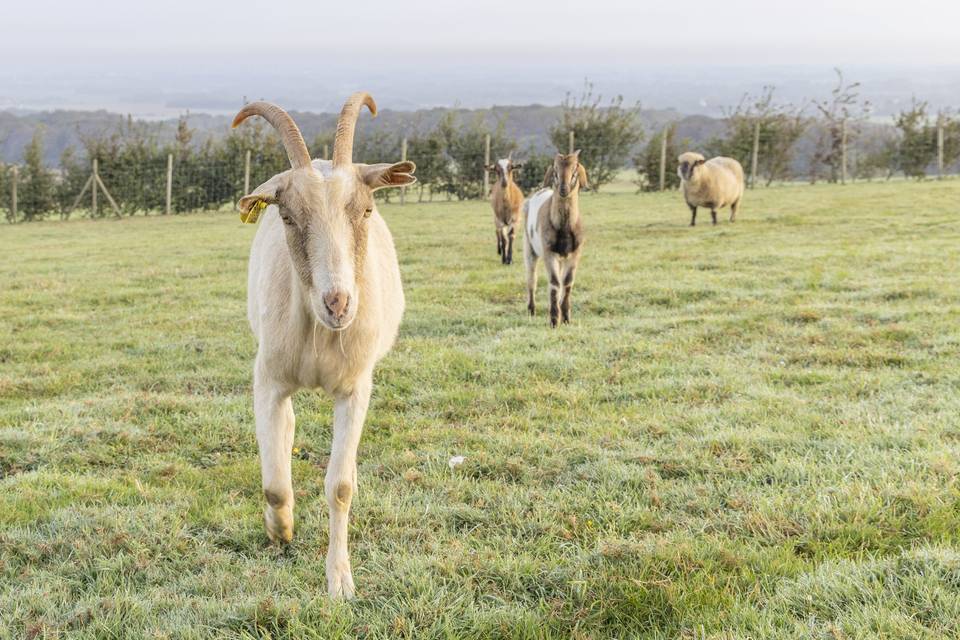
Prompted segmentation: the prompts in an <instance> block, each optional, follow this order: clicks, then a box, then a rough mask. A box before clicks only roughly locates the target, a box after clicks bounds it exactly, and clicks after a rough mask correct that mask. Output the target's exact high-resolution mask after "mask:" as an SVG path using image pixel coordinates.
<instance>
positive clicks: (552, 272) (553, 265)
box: [543, 252, 562, 327]
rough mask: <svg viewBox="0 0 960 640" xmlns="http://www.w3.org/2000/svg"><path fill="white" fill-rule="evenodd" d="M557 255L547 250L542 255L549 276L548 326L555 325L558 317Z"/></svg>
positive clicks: (558, 271)
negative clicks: (545, 253)
mask: <svg viewBox="0 0 960 640" xmlns="http://www.w3.org/2000/svg"><path fill="white" fill-rule="evenodd" d="M558 262H559V261H558V260H557V256H556V255H555V254H552V253H549V252H547V255H545V256H544V257H543V263H544V265H545V266H546V267H547V275H549V276H550V326H551V327H556V326H557V322H558V321H559V319H560V302H561V300H560V296H561V295H562V292H561V289H560V265H559V264H558Z"/></svg>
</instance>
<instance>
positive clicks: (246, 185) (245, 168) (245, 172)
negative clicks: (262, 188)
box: [243, 149, 250, 195]
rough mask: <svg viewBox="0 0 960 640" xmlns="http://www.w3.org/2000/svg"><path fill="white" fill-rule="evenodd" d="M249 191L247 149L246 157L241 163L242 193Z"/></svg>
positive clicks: (245, 193)
mask: <svg viewBox="0 0 960 640" xmlns="http://www.w3.org/2000/svg"><path fill="white" fill-rule="evenodd" d="M248 193H250V149H247V157H246V159H245V161H244V163H243V195H247V194H248Z"/></svg>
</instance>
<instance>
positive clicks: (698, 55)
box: [0, 0, 960, 71]
mask: <svg viewBox="0 0 960 640" xmlns="http://www.w3.org/2000/svg"><path fill="white" fill-rule="evenodd" d="M7 4H8V6H6V7H5V9H4V15H3V23H4V30H3V31H4V37H3V38H2V39H0V55H3V57H4V62H3V65H4V66H6V65H10V64H11V56H15V59H16V60H17V61H18V62H17V63H15V64H17V65H18V66H22V67H23V68H25V69H26V68H28V67H34V66H40V67H46V66H49V65H57V64H60V65H64V66H72V65H77V64H82V65H85V64H87V63H89V62H90V61H92V60H95V61H96V62H98V63H99V64H104V65H105V68H108V69H109V67H110V66H111V65H122V64H124V63H129V62H131V61H134V60H138V59H141V58H149V59H156V58H160V57H162V56H164V55H166V56H171V58H177V59H181V58H183V57H187V58H190V59H194V60H196V56H198V55H203V56H209V59H210V60H212V59H213V58H219V57H220V56H223V57H224V58H227V57H231V56H232V57H234V58H235V59H236V60H238V61H248V60H252V59H256V58H258V57H260V58H263V57H267V58H270V59H277V58H283V57H285V56H290V57H291V58H293V59H294V60H302V59H304V58H307V59H312V63H313V64H317V58H318V57H319V56H321V55H322V54H325V53H329V52H334V51H336V52H338V54H339V55H338V56H337V57H338V58H339V57H340V56H341V55H342V56H343V59H341V60H337V61H336V62H342V61H349V60H350V59H358V60H359V59H364V60H366V59H368V58H371V57H376V58H379V59H380V60H381V61H382V63H383V65H384V68H396V69H402V68H403V66H404V63H405V60H404V58H405V57H406V58H408V59H409V60H410V61H417V62H421V61H422V60H424V59H433V61H434V62H435V63H437V64H442V63H444V62H450V63H454V64H455V63H457V62H460V61H462V60H465V59H469V60H471V61H472V62H474V63H481V64H482V63H483V61H484V60H489V64H491V65H493V64H502V63H504V61H505V60H509V59H510V58H515V57H522V58H521V59H522V60H524V61H525V62H527V63H530V62H536V63H539V62H551V63H560V64H562V62H563V60H565V59H574V58H578V57H581V58H584V59H586V60H589V61H594V62H598V63H600V62H604V61H613V60H616V59H617V58H644V59H649V61H651V62H657V61H661V62H673V63H681V64H703V65H705V66H707V65H711V64H717V63H719V64H744V63H751V62H756V61H760V62H763V63H765V64H771V63H773V64H778V63H793V64H796V63H811V64H858V63H860V64H864V63H872V64H887V63H897V64H907V65H914V64H916V65H935V64H956V63H957V62H960V38H957V37H956V28H957V25H958V24H960V2H956V1H954V0H912V1H911V2H909V3H905V2H902V1H896V2H895V1H892V0H839V1H836V2H832V1H827V0H796V1H792V2H781V1H779V0H680V1H678V2H670V1H669V0H668V1H667V2H662V1H661V2H656V3H649V2H643V1H641V0H592V1H591V0H577V1H576V2H573V1H569V2H567V1H563V0H478V1H475V2H470V3H464V2H456V1H441V0H406V1H403V0H343V1H340V2H329V1H325V0H311V1H298V2H282V1H278V2H256V1H252V0H230V1H226V0H211V1H205V0H193V1H190V2H188V1H184V0H166V1H163V2H137V1H131V0H98V1H97V2H93V3H79V2H64V1H63V0H56V1H53V0H28V1H23V0H21V1H17V2H11V3H7ZM118 54H121V55H118ZM8 71H9V69H8Z"/></svg>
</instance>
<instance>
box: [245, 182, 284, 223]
mask: <svg viewBox="0 0 960 640" xmlns="http://www.w3.org/2000/svg"><path fill="white" fill-rule="evenodd" d="M282 175H283V174H280V175H276V176H273V177H272V178H270V179H269V180H267V181H266V182H264V183H263V184H262V185H260V186H259V187H257V188H256V189H254V190H253V191H252V192H251V193H249V194H247V195H245V196H243V197H242V198H240V201H239V202H237V208H238V209H240V222H245V223H249V224H254V223H256V221H257V220H258V219H259V218H260V214H261V213H263V210H264V209H265V208H267V206H268V205H271V204H277V202H278V200H279V197H280V187H281V183H282V182H283V180H282V178H281V176H282Z"/></svg>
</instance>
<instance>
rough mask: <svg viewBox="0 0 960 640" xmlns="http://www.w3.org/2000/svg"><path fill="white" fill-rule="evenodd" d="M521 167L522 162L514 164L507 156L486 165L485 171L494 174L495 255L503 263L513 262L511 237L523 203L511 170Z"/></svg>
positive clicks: (491, 200)
mask: <svg viewBox="0 0 960 640" xmlns="http://www.w3.org/2000/svg"><path fill="white" fill-rule="evenodd" d="M521 167H523V163H516V164H515V163H514V162H513V160H512V158H509V157H508V158H505V159H502V160H497V162H496V164H489V165H487V166H486V169H487V171H489V172H491V173H493V174H495V176H496V182H494V183H493V187H492V188H491V189H490V203H491V204H492V205H493V223H494V225H496V234H497V255H498V256H500V261H501V262H502V263H503V264H511V263H512V262H513V237H514V234H515V232H516V227H517V225H518V224H519V223H520V207H521V206H522V205H523V192H522V191H520V187H518V186H517V183H516V182H514V180H513V172H514V171H516V170H517V169H520V168H521Z"/></svg>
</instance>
